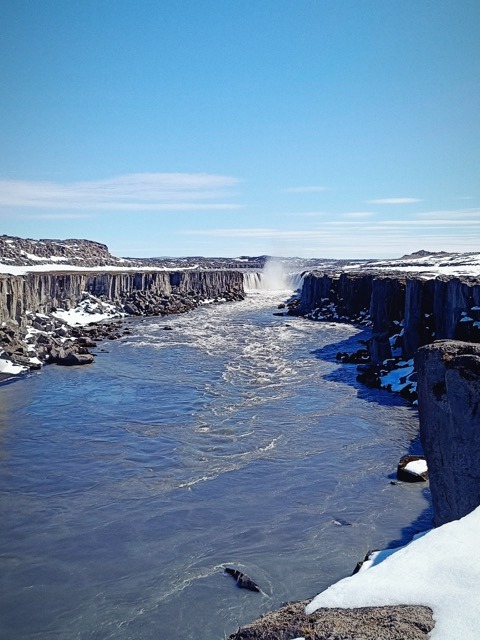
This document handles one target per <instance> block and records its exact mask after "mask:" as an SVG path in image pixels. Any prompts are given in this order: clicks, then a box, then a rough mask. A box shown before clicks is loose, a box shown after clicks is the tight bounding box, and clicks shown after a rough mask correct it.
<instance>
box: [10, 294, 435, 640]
mask: <svg viewBox="0 0 480 640" xmlns="http://www.w3.org/2000/svg"><path fill="white" fill-rule="evenodd" d="M285 297H286V293H285V292H279V291H275V292H267V291H263V292H262V291H257V292H252V293H250V294H249V295H248V296H247V298H246V299H245V300H244V301H243V302H238V303H228V304H222V305H205V306H203V307H200V308H199V309H197V310H195V311H194V312H192V313H189V314H186V315H182V316H171V317H166V318H149V319H145V320H144V321H141V320H138V319H137V320H129V321H128V326H129V327H130V329H131V331H132V333H131V334H130V335H127V336H125V337H124V338H122V339H121V340H119V341H116V342H106V343H103V344H101V345H100V346H99V349H97V356H96V362H95V364H94V365H93V366H90V367H78V368H66V367H65V368H62V367H56V366H50V367H45V368H44V369H43V370H41V371H40V372H38V373H34V374H32V375H30V376H28V377H27V378H26V379H24V380H21V381H17V382H15V383H12V384H7V385H4V386H2V387H0V491H1V493H0V507H1V522H0V545H1V558H0V584H1V595H0V637H2V638H6V639H7V638H8V640H27V639H29V640H30V639H31V640H33V639H35V640H53V639H61V640H74V639H82V640H86V639H92V640H93V639H98V640H106V639H115V640H127V639H131V640H143V639H144V640H153V639H155V640H158V639H160V640H222V639H223V638H224V637H225V635H228V634H229V633H231V632H233V631H234V630H235V629H236V628H237V627H238V626H239V625H241V624H244V623H246V622H248V621H250V620H252V619H253V618H255V617H257V616H258V615H259V614H260V613H262V612H264V611H266V610H268V609H272V608H275V607H277V606H279V605H280V604H281V603H283V602H285V601H287V600H296V599H301V598H307V597H310V596H313V595H315V594H316V593H318V592H319V591H320V590H322V589H324V588H326V587H327V586H328V585H329V584H331V583H332V582H334V581H336V580H338V579H339V578H342V577H344V576H345V575H348V574H349V573H351V571H352V569H353V567H354V565H355V563H356V561H357V560H358V559H360V558H361V557H363V555H364V554H365V553H366V551H367V550H369V549H372V548H381V547H384V546H386V545H388V544H390V543H393V542H394V541H405V540H407V539H408V538H409V537H411V535H412V534H413V533H414V531H415V530H416V529H424V528H427V527H428V526H429V524H430V519H431V511H430V502H429V494H428V491H427V490H426V489H425V488H424V487H423V486H419V485H407V484H391V480H392V479H393V478H394V473H395V469H396V465H397V462H398V459H399V458H400V457H401V456H402V455H404V454H406V453H408V452H410V451H416V450H417V448H418V441H417V432H418V418H417V414H416V411H415V410H414V409H412V408H410V407H408V406H407V405H406V403H404V402H403V401H402V400H401V399H398V398H396V397H395V396H393V395H391V394H389V393H387V392H384V391H378V390H367V389H364V388H362V387H361V386H360V385H358V384H357V383H356V382H355V366H353V365H342V366H340V365H338V364H337V363H336V362H335V359H334V356H335V353H336V352H337V351H339V350H345V346H347V348H354V346H355V344H356V343H357V341H358V339H359V338H362V337H365V336H364V335H362V333H361V332H360V331H359V330H358V329H355V328H353V327H350V326H347V325H339V324H321V323H315V322H312V321H308V320H305V319H303V318H292V317H287V316H274V315H273V312H275V311H276V306H277V304H278V303H279V302H280V301H281V300H282V299H283V298H285ZM225 566H235V567H237V568H240V569H241V570H242V571H244V572H245V573H247V574H248V575H250V576H251V577H252V578H253V579H254V580H255V581H256V582H257V583H258V584H259V585H260V587H261V589H262V592H261V593H253V592H250V591H246V590H242V589H239V588H237V586H236V585H235V582H234V580H233V579H232V578H231V577H230V576H228V575H226V574H225V573H224V571H223V568H224V567H225Z"/></svg>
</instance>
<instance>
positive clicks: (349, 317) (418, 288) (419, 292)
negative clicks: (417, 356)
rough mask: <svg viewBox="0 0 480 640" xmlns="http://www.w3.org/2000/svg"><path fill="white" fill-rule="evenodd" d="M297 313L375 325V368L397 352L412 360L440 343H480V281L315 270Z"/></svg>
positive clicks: (372, 343)
mask: <svg viewBox="0 0 480 640" xmlns="http://www.w3.org/2000/svg"><path fill="white" fill-rule="evenodd" d="M291 313H294V314H299V315H305V316H308V317H311V318H313V319H318V320H335V321H345V322H351V321H353V322H357V321H361V323H362V324H370V325H371V327H372V337H371V339H370V341H369V352H370V357H371V359H372V362H373V363H374V364H379V363H381V362H383V361H384V360H385V359H387V358H391V357H392V355H393V353H394V352H395V353H397V351H396V350H398V351H400V352H401V355H402V356H403V357H404V358H406V359H410V358H412V357H413V354H414V353H415V351H416V350H417V349H418V347H420V346H422V345H425V344H428V343H430V342H432V341H433V340H437V339H445V338H448V339H459V340H465V341H468V342H480V279H478V278H472V277H465V278H461V279H460V278H457V277H447V276H439V277H437V278H431V279H426V278H422V277H420V276H405V275H403V274H385V275H379V274H378V272H377V273H371V272H368V273H354V272H352V273H341V274H335V273H327V272H319V271H312V272H310V273H308V274H306V275H305V278H304V283H303V288H302V293H301V297H300V300H299V303H298V306H297V307H295V308H293V309H292V311H291ZM367 314H368V317H369V323H368V322H367Z"/></svg>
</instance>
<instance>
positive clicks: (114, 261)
mask: <svg viewBox="0 0 480 640" xmlns="http://www.w3.org/2000/svg"><path fill="white" fill-rule="evenodd" d="M0 263H2V264H7V265H11V266H34V265H36V266H38V265H42V264H68V265H75V266H81V267H102V266H106V265H109V266H127V265H129V264H130V265H136V264H138V263H137V262H136V261H127V260H124V259H122V258H116V257H115V256H112V255H111V253H110V252H109V250H108V247H107V245H105V244H101V243H100V242H93V241H92V240H33V239H29V238H28V239H27V238H17V237H15V236H5V235H3V236H0Z"/></svg>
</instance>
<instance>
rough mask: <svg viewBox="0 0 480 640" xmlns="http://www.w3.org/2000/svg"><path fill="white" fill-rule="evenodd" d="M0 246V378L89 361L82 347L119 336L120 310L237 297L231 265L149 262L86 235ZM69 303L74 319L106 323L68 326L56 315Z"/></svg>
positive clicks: (149, 311)
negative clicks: (150, 264) (182, 265)
mask: <svg viewBox="0 0 480 640" xmlns="http://www.w3.org/2000/svg"><path fill="white" fill-rule="evenodd" d="M0 252H1V253H2V255H1V257H0V263H3V264H2V271H3V273H0V379H5V378H7V377H10V374H18V373H23V372H24V371H26V370H28V369H32V368H38V367H40V366H42V364H43V363H51V362H56V363H57V364H64V365H78V364H88V363H91V362H93V359H94V357H93V355H92V354H91V353H90V352H89V348H90V347H92V346H95V344H96V341H97V340H100V339H104V338H110V339H114V338H117V337H120V335H121V334H122V331H124V329H121V320H120V321H119V318H122V317H124V316H151V315H155V316H164V315H167V314H172V313H175V314H177V313H183V312H186V311H190V310H191V309H194V308H195V307H196V306H198V305H199V304H202V303H205V302H207V301H208V302H224V301H233V300H241V299H242V298H243V297H244V288H243V274H242V273H241V271H239V270H238V269H230V270H228V269H224V268H217V269H211V268H210V269H205V268H197V269H192V268H185V269H179V268H178V267H177V269H175V270H172V269H168V268H166V267H165V266H161V267H160V266H159V267H158V268H157V269H155V268H154V267H151V268H149V267H147V266H145V265H144V264H143V263H142V261H140V260H139V261H135V260H127V259H123V258H115V257H114V256H112V255H111V254H110V253H109V251H108V248H107V247H106V246H105V245H102V244H100V243H96V242H91V241H89V240H63V241H60V240H23V239H21V238H12V237H7V236H2V237H0ZM220 264H223V263H220ZM241 264H243V262H242V263H241ZM15 274H17V275H15ZM76 308H78V309H79V310H80V311H81V312H82V313H83V314H84V316H86V322H85V321H84V322H83V323H81V324H87V323H88V320H89V317H91V319H92V321H95V320H96V319H99V318H102V319H104V320H109V322H107V323H101V324H94V325H92V326H71V323H69V322H68V321H67V320H66V319H65V315H62V314H65V313H66V312H68V311H69V310H72V309H76Z"/></svg>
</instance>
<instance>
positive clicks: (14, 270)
mask: <svg viewBox="0 0 480 640" xmlns="http://www.w3.org/2000/svg"><path fill="white" fill-rule="evenodd" d="M184 268H185V269H194V268H195V267H184ZM51 271H67V272H70V271H81V272H83V273H85V272H93V273H98V272H101V273H105V272H107V271H120V272H124V271H174V269H167V268H166V267H155V268H153V267H119V266H118V265H115V266H105V267H79V266H78V265H71V264H58V263H53V264H40V265H26V266H21V267H16V266H12V265H11V264H1V263H0V273H6V274H10V275H12V276H24V275H25V274H26V273H32V272H33V273H50V272H51Z"/></svg>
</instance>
